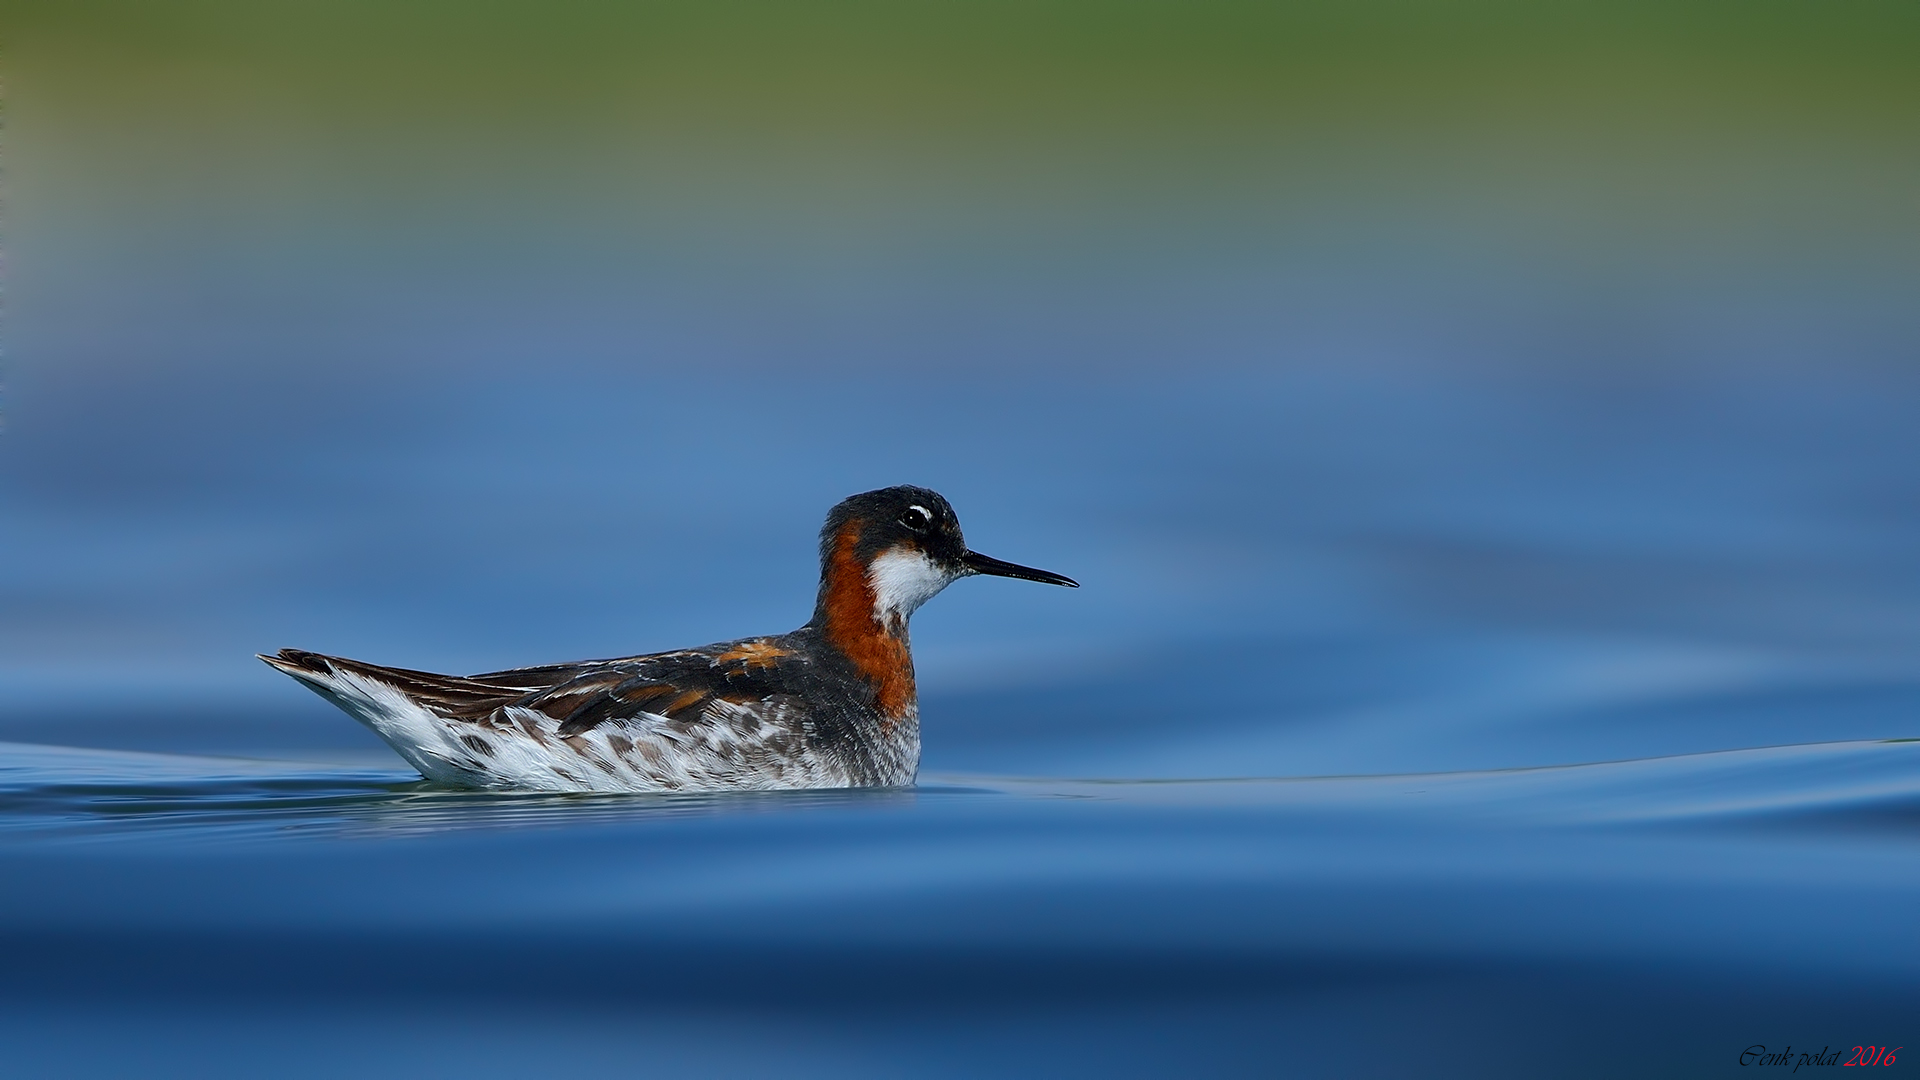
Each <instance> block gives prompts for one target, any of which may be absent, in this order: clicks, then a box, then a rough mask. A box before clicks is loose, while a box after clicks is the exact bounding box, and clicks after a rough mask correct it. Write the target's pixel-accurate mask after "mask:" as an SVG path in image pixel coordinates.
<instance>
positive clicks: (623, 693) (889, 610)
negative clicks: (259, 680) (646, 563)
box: [260, 486, 1079, 793]
mask: <svg viewBox="0 0 1920 1080" xmlns="http://www.w3.org/2000/svg"><path fill="white" fill-rule="evenodd" d="M975 575H990V576H994V577H1008V578H1023V579H1025V580H1028V581H1038V582H1044V583H1046V584H1049V585H1061V586H1066V587H1069V588H1078V587H1079V582H1076V581H1074V580H1073V579H1072V578H1069V577H1065V576H1063V575H1060V574H1056V573H1053V572H1051V571H1047V570H1037V569H1034V568H1033V567H1030V566H1021V565H1019V564H1017V563H1010V562H1002V561H1001V560H999V559H995V558H991V557H989V556H986V555H982V554H980V553H978V552H975V551H971V550H969V549H968V548H967V544H966V540H965V539H964V538H963V537H962V535H961V532H960V520H959V518H958V517H957V516H956V515H955V514H954V511H953V507H952V506H951V505H949V504H948V502H947V500H946V499H945V498H943V497H942V496H940V495H939V494H938V493H937V492H934V491H931V490H929V489H927V488H923V487H913V486H899V487H888V488H881V489H879V490H877V491H868V492H863V493H861V494H859V495H853V496H850V497H848V498H846V499H844V500H842V501H841V502H840V503H838V504H837V505H835V506H834V507H833V509H832V510H831V511H829V512H828V514H827V520H826V524H825V525H824V526H823V527H822V528H821V530H820V591H819V595H818V598H817V600H816V601H815V603H814V608H813V617H812V618H811V619H810V620H808V622H807V623H806V625H804V626H802V627H800V628H799V629H798V630H794V631H792V632H791V633H786V634H776V635H770V636H765V637H750V638H740V639H737V640H733V641H722V642H718V643H716V644H712V645H703V646H700V647H698V648H692V649H679V650H675V651H672V652H661V653H651V654H647V655H643V656H627V657H620V658H615V659H608V660H584V661H578V662H574V663H566V664H549V665H546V666H542V667H524V668H514V669H511V670H507V671H494V672H488V673H485V674H481V675H465V676H458V675H436V674H433V673H431V672H425V671H413V670H409V669H406V668H395V667H382V666H380V665H377V664H369V663H365V662H363V661H359V660H349V659H345V658H343V657H338V656H325V655H322V654H320V653H314V652H306V651H304V650H300V649H281V650H280V651H279V652H278V653H276V654H274V655H271V656H269V655H266V654H260V659H262V660H264V661H266V662H267V663H268V664H271V665H272V666H273V667H275V668H278V669H279V670H280V671H283V672H285V673H286V674H288V675H291V676H293V678H295V679H296V680H298V681H299V682H301V683H302V684H304V685H305V686H307V687H308V688H309V689H311V690H313V691H314V692H315V693H317V694H319V695H320V696H321V697H323V698H325V699H327V700H328V701H331V702H332V703H334V704H335V705H337V706H339V707H340V708H341V709H343V710H345V711H346V712H347V714H348V715H350V716H352V717H353V718H354V719H356V720H358V721H360V722H361V723H362V724H365V725H366V726H367V727H369V728H371V729H372V730H373V732H374V734H376V735H378V736H380V738H382V739H384V740H385V741H386V742H387V744H388V745H389V746H391V747H392V748H393V749H394V750H395V751H396V752H398V753H399V755H400V756H401V757H402V758H405V759H406V761H407V763H408V764H410V765H412V766H413V767H414V768H415V769H418V770H419V771H420V774H421V775H422V776H423V777H425V778H426V779H428V780H431V781H435V782H438V783H441V784H444V785H448V786H452V787H461V788H480V789H496V790H524V791H544V792H660V793H671V792H724V791H754V790H790V789H804V788H861V787H907V786H911V785H912V784H913V783H914V780H915V778H916V777H917V775H918V773H919V768H920V707H919V699H918V696H917V693H916V690H915V686H914V678H913V653H912V650H911V649H910V648H909V645H908V637H907V623H908V620H909V619H911V618H912V616H913V613H914V611H915V610H917V609H918V608H919V607H920V605H921V604H924V603H926V602H927V601H928V600H930V599H932V598H933V597H934V596H935V595H937V594H938V593H939V592H940V591H941V590H942V589H945V588H946V587H947V586H948V585H951V584H952V583H954V582H955V581H957V580H959V579H961V578H963V577H971V576H975Z"/></svg>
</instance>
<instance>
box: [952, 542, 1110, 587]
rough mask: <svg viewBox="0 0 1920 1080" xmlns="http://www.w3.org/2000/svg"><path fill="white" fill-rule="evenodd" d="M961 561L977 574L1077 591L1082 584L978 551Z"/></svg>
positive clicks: (970, 552) (1050, 572) (967, 555)
mask: <svg viewBox="0 0 1920 1080" xmlns="http://www.w3.org/2000/svg"><path fill="white" fill-rule="evenodd" d="M960 561H961V562H964V563H966V564H967V569H969V570H971V571H973V572H974V573H976V574H990V575H992V576H993V577H1017V578H1023V579H1025V580H1027V581H1041V582H1045V583H1046V584H1048V585H1065V586H1066V587H1067V588H1069V589H1077V588H1079V587H1080V583H1079V582H1077V581H1075V580H1073V579H1072V578H1070V577H1064V576H1062V575H1060V574H1056V573H1053V572H1052V571H1050V570H1035V569H1034V568H1033V567H1031V566H1021V565H1020V564H1019V563H1010V562H1001V561H1000V560H999V559H996V558H993V557H992V556H989V555H982V554H980V553H979V552H977V551H969V552H967V553H966V555H965V556H963V557H962V558H961V560H960Z"/></svg>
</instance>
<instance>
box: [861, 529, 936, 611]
mask: <svg viewBox="0 0 1920 1080" xmlns="http://www.w3.org/2000/svg"><path fill="white" fill-rule="evenodd" d="M867 580H868V581H870V582H872V583H873V615H874V618H876V619H879V620H881V621H882V622H885V621H886V620H887V618H888V617H889V616H893V615H898V616H899V617H900V618H902V619H904V618H906V617H907V616H909V615H911V614H913V611H914V609H915V608H917V607H919V606H920V605H921V604H924V603H926V602H927V601H928V600H931V599H933V598H934V597H935V596H937V595H939V593H940V590H941V589H944V588H946V587H947V586H948V585H950V584H952V583H953V576H952V575H951V574H948V573H947V572H946V571H944V570H942V569H940V568H939V567H937V566H935V565H934V564H933V560H932V559H929V558H927V556H926V553H925V552H922V551H916V550H914V549H912V548H909V547H896V548H889V549H888V550H886V551H884V552H882V553H881V554H880V557H879V558H877V559H875V560H873V565H872V566H870V567H869V568H868V570H867Z"/></svg>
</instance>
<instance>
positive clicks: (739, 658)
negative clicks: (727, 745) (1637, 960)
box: [263, 638, 804, 736]
mask: <svg viewBox="0 0 1920 1080" xmlns="http://www.w3.org/2000/svg"><path fill="white" fill-rule="evenodd" d="M263 659H266V660H268V661H269V662H270V663H272V664H273V665H274V666H275V667H278V668H280V669H281V670H283V671H286V672H287V673H288V674H291V675H299V674H301V673H302V672H306V673H310V674H313V675H319V676H323V677H324V676H329V675H330V671H329V668H331V669H334V670H342V671H348V672H352V673H354V674H356V675H360V676H363V677H365V678H369V679H373V680H376V681H378V682H381V683H384V684H386V685H388V686H391V687H393V688H394V689H395V690H398V691H399V692H400V693H402V694H405V695H406V696H407V697H408V698H409V699H411V700H413V701H414V702H415V703H417V704H419V705H420V706H421V707H423V708H426V709H429V710H431V711H432V712H433V713H435V714H436V715H439V716H441V717H443V718H445V719H448V720H475V721H477V720H487V719H489V718H491V717H493V716H494V715H495V714H496V713H498V712H500V711H502V710H504V709H507V708H522V709H528V710H532V711H535V712H540V713H544V714H546V715H547V716H549V717H551V718H552V719H554V720H555V721H557V722H558V723H559V729H558V732H557V734H560V735H562V736H566V735H577V734H580V733H581V732H585V731H588V730H591V729H592V728H594V727H596V726H598V725H600V724H604V723H608V722H613V721H622V720H633V719H637V718H639V717H641V716H643V715H645V716H654V717H666V718H668V719H672V720H690V719H694V718H697V717H699V716H700V715H701V714H702V713H703V712H704V711H706V710H707V709H708V708H709V707H710V706H711V705H713V704H714V703H715V702H721V703H724V704H726V705H729V706H732V707H733V708H734V710H736V711H737V710H740V709H748V710H753V711H758V710H757V709H755V707H756V706H760V705H778V706H782V707H783V706H785V705H786V704H788V703H789V702H790V700H791V695H790V694H789V693H788V692H787V686H786V684H787V682H788V679H789V678H790V676H791V675H792V673H793V671H794V669H795V667H796V666H797V665H798V664H800V663H803V662H804V658H803V657H801V656H800V655H799V654H797V653H796V652H794V651H792V650H790V649H788V648H786V647H784V646H782V645H781V644H780V642H779V639H777V638H746V639H743V640H740V641H728V642H721V643H720V644H717V645H708V646H705V647H703V648H699V649H685V650H681V651H677V652H666V653H653V654H650V655H646V656H630V657H623V658H619V659H610V660H585V661H579V662H577V663H571V664H551V665H547V666H544V667H529V668H513V669H510V670H507V671H492V672H486V673H484V674H480V675H439V674H435V673H433V672H430V671H415V670H412V669H410V668H396V667H385V666H383V665H380V664H369V663H366V662H364V661H360V660H349V659H346V658H344V657H337V656H324V655H322V654H320V653H310V652H304V651H302V650H299V649H282V650H280V652H279V654H278V655H277V656H274V657H263ZM776 699H778V700H777V701H776Z"/></svg>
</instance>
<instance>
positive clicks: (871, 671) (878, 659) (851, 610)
mask: <svg viewBox="0 0 1920 1080" xmlns="http://www.w3.org/2000/svg"><path fill="white" fill-rule="evenodd" d="M860 528H861V523H860V522H859V521H849V522H847V523H846V524H845V525H842V526H841V527H840V531H839V532H838V533H836V534H835V535H834V538H833V542H832V545H831V548H830V549H829V551H828V555H827V559H826V566H825V567H824V568H823V577H822V579H821V582H820V602H819V604H818V606H817V607H816V608H815V611H814V624H815V625H816V626H818V627H819V628H820V631H821V634H822V636H824V637H825V638H826V639H827V643H828V644H830V645H832V646H833V647H834V648H836V649H839V650H840V652H841V653H843V654H844V655H845V656H846V658H847V659H848V660H851V661H852V662H853V667H854V670H856V671H858V672H859V673H860V676H861V678H863V679H865V680H866V681H867V683H868V684H869V685H871V686H872V687H873V692H874V704H875V705H876V706H878V707H879V709H880V715H881V716H883V717H885V718H886V719H887V720H888V721H895V720H901V719H904V718H905V717H906V715H907V714H908V713H909V712H911V711H912V709H913V707H914V686H913V654H912V653H911V652H909V651H908V649H907V623H906V620H905V619H890V620H888V621H887V622H886V623H884V624H883V623H882V622H881V621H880V620H879V618H878V617H877V616H876V613H875V610H874V608H875V599H876V597H875V596H874V591H873V582H872V581H871V580H870V579H869V578H868V577H867V568H866V566H864V565H863V564H862V563H861V562H860V559H859V556H858V553H857V551H856V548H857V546H858V544H859V540H860Z"/></svg>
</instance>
